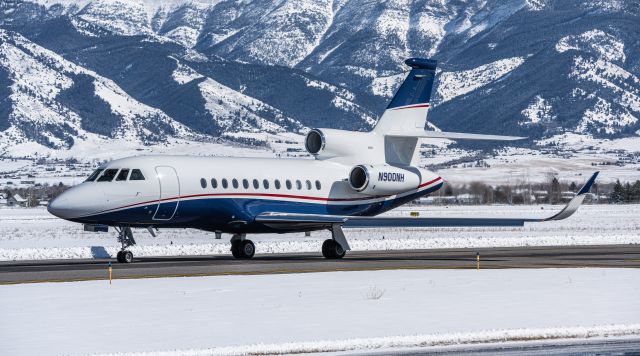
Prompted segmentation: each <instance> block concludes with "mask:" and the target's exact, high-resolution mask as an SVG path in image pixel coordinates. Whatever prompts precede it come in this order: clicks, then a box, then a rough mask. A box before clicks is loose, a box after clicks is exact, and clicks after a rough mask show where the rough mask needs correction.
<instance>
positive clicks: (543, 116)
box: [520, 95, 555, 125]
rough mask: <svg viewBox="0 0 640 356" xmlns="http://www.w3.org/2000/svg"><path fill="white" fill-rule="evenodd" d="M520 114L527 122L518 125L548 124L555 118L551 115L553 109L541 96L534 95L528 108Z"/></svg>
mask: <svg viewBox="0 0 640 356" xmlns="http://www.w3.org/2000/svg"><path fill="white" fill-rule="evenodd" d="M521 114H522V115H523V116H524V117H526V118H527V119H528V121H524V122H520V125H527V124H538V123H541V122H549V121H551V120H553V119H554V118H555V115H553V107H552V106H551V104H549V103H548V102H547V101H546V100H545V99H544V98H543V97H542V96H541V95H536V96H535V98H533V101H532V102H531V103H530V104H529V106H527V108H526V109H524V110H522V112H521Z"/></svg>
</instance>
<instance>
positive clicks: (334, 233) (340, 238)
mask: <svg viewBox="0 0 640 356" xmlns="http://www.w3.org/2000/svg"><path fill="white" fill-rule="evenodd" d="M349 250H351V247H350V246H349V243H348V242H347V238H346V237H345V236H344V232H342V226H341V225H340V224H333V225H331V238H330V239H328V240H325V241H324V243H323V244H322V256H324V257H325V258H326V259H329V260H337V259H340V258H342V257H344V255H345V254H346V253H347V251H349Z"/></svg>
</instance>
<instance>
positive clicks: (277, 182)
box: [274, 179, 280, 189]
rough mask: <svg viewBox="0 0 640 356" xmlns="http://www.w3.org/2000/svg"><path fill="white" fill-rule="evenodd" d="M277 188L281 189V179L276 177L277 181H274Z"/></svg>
mask: <svg viewBox="0 0 640 356" xmlns="http://www.w3.org/2000/svg"><path fill="white" fill-rule="evenodd" d="M274 184H275V186H276V189H280V180H278V179H276V181H275V182H274Z"/></svg>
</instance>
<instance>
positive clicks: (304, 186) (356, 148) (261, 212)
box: [48, 58, 598, 263]
mask: <svg viewBox="0 0 640 356" xmlns="http://www.w3.org/2000/svg"><path fill="white" fill-rule="evenodd" d="M405 64H406V65H407V66H409V67H410V71H409V74H408V75H407V78H406V79H405V80H404V82H403V83H402V84H401V86H400V87H399V89H398V91H397V92H396V94H395V96H394V97H393V99H392V100H391V102H390V103H389V105H388V107H387V108H386V110H385V111H384V113H383V114H382V117H381V118H380V119H379V121H378V123H377V124H376V125H375V127H374V128H373V130H371V131H370V132H355V131H345V130H336V129H329V128H315V129H312V130H310V131H309V132H308V134H307V135H306V138H305V141H304V145H305V148H306V150H307V151H308V152H309V153H310V154H311V155H312V156H313V157H314V159H305V158H299V159H284V158H233V157H229V158H217V157H216V158H209V157H191V156H139V157H130V158H123V159H118V160H114V161H111V162H108V163H105V164H103V165H102V166H100V167H99V168H98V169H96V170H95V171H94V172H93V173H92V174H91V175H90V176H89V177H88V178H87V179H86V181H84V182H83V183H81V184H79V185H77V186H74V187H72V188H70V189H68V190H67V191H65V192H64V193H62V194H61V195H60V196H58V197H57V198H56V199H54V200H53V201H52V202H51V203H50V204H49V206H48V210H49V212H50V213H51V214H53V215H55V216H57V217H60V218H62V219H66V220H69V221H73V222H77V223H81V224H84V228H85V230H87V231H108V229H109V227H114V228H115V230H116V231H117V232H118V235H117V238H118V241H119V242H120V244H121V246H122V248H121V250H120V252H118V255H117V260H118V261H119V262H122V263H130V262H132V261H133V260H134V256H133V253H132V252H131V251H130V250H128V249H127V248H129V247H130V246H133V245H135V243H136V242H135V239H134V237H133V233H132V228H146V229H147V230H148V231H149V232H150V233H151V234H152V235H153V236H155V231H157V230H158V229H165V228H194V229H201V230H204V231H209V232H212V233H214V234H215V236H216V238H220V237H221V235H222V234H230V235H231V253H232V255H233V256H234V257H235V258H239V259H249V258H252V257H253V256H254V254H255V245H254V243H253V242H252V241H251V240H249V239H247V235H248V234H259V233H293V232H310V231H315V230H324V229H326V230H329V231H330V232H331V238H330V239H327V240H326V241H324V243H323V244H322V255H323V256H324V257H326V258H328V259H340V258H342V257H344V256H345V253H346V251H349V250H350V246H349V243H348V241H347V239H346V237H345V234H344V232H343V228H350V227H357V228H371V227H375V228H380V227H408V228H410V227H444V226H523V225H524V224H525V223H528V222H543V221H549V220H560V219H565V218H567V217H569V216H570V215H572V214H573V213H574V212H575V211H576V210H577V209H578V207H579V206H580V204H581V203H582V201H583V200H584V198H585V194H586V193H587V192H588V191H589V189H590V187H591V186H592V185H593V183H594V181H595V179H596V177H597V174H598V173H597V172H596V173H595V174H593V176H592V177H591V178H590V179H589V180H588V182H587V183H586V184H585V185H584V187H582V189H581V190H580V191H579V193H578V194H577V195H576V197H575V198H573V200H571V201H570V202H569V203H568V204H567V206H565V207H564V209H562V210H561V211H560V212H558V213H557V214H554V215H552V216H550V217H548V218H544V219H538V218H478V217H468V218H461V217H446V218H436V217H388V216H384V217H377V215H379V214H381V213H384V212H386V211H389V210H391V209H394V208H396V207H398V206H401V205H403V204H405V203H408V202H411V201H413V200H415V199H417V198H420V197H423V196H426V195H428V194H430V193H433V192H435V191H437V190H438V189H440V188H441V187H442V186H443V184H444V181H443V179H442V178H441V177H440V176H439V175H438V174H436V173H434V172H431V171H429V170H426V169H424V168H422V167H419V166H418V156H419V153H420V145H421V142H422V141H423V140H424V139H449V140H500V141H514V140H520V139H523V138H524V137H514V136H497V135H482V134H471V133H457V132H441V131H428V130H425V125H426V123H427V113H428V111H429V107H430V104H429V101H430V97H431V92H432V89H433V83H434V77H435V71H436V65H437V62H436V61H435V60H430V59H423V58H410V59H407V60H406V61H405Z"/></svg>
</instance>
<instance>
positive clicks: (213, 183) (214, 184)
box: [211, 178, 218, 189]
mask: <svg viewBox="0 0 640 356" xmlns="http://www.w3.org/2000/svg"><path fill="white" fill-rule="evenodd" d="M211 188H213V189H216V188H218V181H217V180H216V179H215V178H211Z"/></svg>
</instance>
